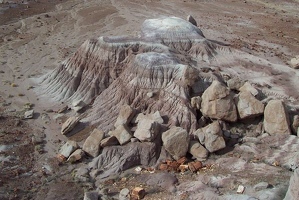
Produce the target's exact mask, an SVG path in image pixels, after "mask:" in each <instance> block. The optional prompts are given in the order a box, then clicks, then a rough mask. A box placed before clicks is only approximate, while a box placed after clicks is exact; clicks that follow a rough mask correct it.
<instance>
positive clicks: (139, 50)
mask: <svg viewBox="0 0 299 200" xmlns="http://www.w3.org/2000/svg"><path fill="white" fill-rule="evenodd" d="M220 68H221V70H219V69H220ZM245 68H246V69H245ZM261 69H263V70H261ZM279 70H283V71H284V69H283V68H281V66H279V65H271V64H270V63H269V62H268V61H265V60H263V59H260V58H257V57H254V56H252V55H249V54H246V53H244V52H240V51H237V50H233V49H231V48H230V47H228V46H226V45H223V44H221V43H219V42H215V41H212V40H208V39H206V38H205V37H204V35H203V34H202V31H201V30H200V29H199V28H198V27H196V26H194V25H193V24H191V23H189V22H187V21H185V20H182V19H179V18H176V17H170V18H159V19H149V20H146V21H145V22H144V23H143V25H142V30H141V34H140V36H137V37H127V36H118V37H99V38H98V39H91V40H87V41H86V42H84V43H83V44H82V46H81V47H80V48H79V49H78V50H77V52H76V53H75V54H74V55H73V56H72V57H70V58H69V59H67V60H65V61H64V62H63V63H62V64H61V65H60V66H59V67H57V68H56V69H55V70H54V71H53V72H50V73H49V74H47V75H45V76H44V77H42V78H41V79H40V80H39V81H40V83H41V87H39V88H38V91H37V92H38V93H40V94H42V96H44V97H46V98H47V100H49V99H50V100H52V101H53V102H62V101H63V102H66V103H67V104H72V103H73V102H79V101H83V102H84V103H85V104H91V103H92V102H94V103H93V108H92V111H91V112H89V113H88V115H87V117H86V118H85V119H82V120H81V121H83V122H91V123H92V124H98V125H99V128H100V129H103V130H104V131H107V130H109V129H111V128H112V126H113V124H114V122H115V120H116V117H117V115H118V113H119V109H120V106H122V105H124V104H128V105H131V106H132V107H134V108H137V109H139V111H140V112H144V113H153V112H155V111H157V110H159V111H160V112H161V115H162V116H164V117H165V118H166V123H167V124H168V125H174V126H181V127H183V128H185V129H186V130H188V131H189V132H193V131H194V130H196V128H197V121H196V111H195V109H193V108H191V106H190V98H191V97H193V96H196V95H201V94H202V92H203V91H204V90H205V89H206V88H207V87H208V85H209V84H210V83H211V82H212V81H213V80H218V81H220V82H225V81H226V80H225V78H227V77H229V78H232V77H239V78H240V79H241V80H249V81H251V82H252V83H253V84H256V86H257V87H258V86H260V87H261V88H259V89H261V91H264V89H265V88H266V89H267V88H272V89H276V90H275V91H276V93H274V94H270V93H269V92H267V91H266V92H265V94H267V95H272V96H276V97H277V96H279V95H281V97H282V98H286V99H290V96H289V94H295V95H297V93H296V92H295V93H294V91H296V90H295V88H293V87H294V85H293V84H292V82H291V81H292V79H290V81H289V82H290V83H289V82H283V83H280V82H277V81H273V82H272V79H273V77H272V71H274V72H275V73H276V72H277V71H279ZM248 71H250V73H248ZM274 72H273V73H274ZM294 75H296V73H295V74H292V73H289V72H288V73H286V72H283V73H281V77H282V78H284V77H293V76H294ZM283 80H284V79H283ZM286 87H287V88H288V89H287V90H286V89H285V88H286ZM286 92H288V93H289V94H286ZM148 93H151V94H153V95H147V94H148ZM49 97H50V98H49Z"/></svg>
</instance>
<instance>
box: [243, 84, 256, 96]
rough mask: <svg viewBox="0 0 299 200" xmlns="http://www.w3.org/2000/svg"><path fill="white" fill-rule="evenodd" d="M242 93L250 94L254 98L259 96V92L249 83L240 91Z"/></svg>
mask: <svg viewBox="0 0 299 200" xmlns="http://www.w3.org/2000/svg"><path fill="white" fill-rule="evenodd" d="M239 91H240V92H250V93H251V94H252V95H253V96H256V95H258V93H259V91H258V90H257V89H255V87H253V86H252V85H251V84H250V83H249V82H246V83H245V84H244V85H243V86H242V87H241V88H240V89H239Z"/></svg>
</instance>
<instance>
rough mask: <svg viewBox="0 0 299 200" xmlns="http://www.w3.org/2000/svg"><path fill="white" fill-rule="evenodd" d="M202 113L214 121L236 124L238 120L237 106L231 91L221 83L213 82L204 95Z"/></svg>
mask: <svg viewBox="0 0 299 200" xmlns="http://www.w3.org/2000/svg"><path fill="white" fill-rule="evenodd" d="M201 112H202V114H203V115H204V116H206V117H210V118H213V119H221V120H224V121H229V122H235V121H237V119H238V115H237V109H236V105H235V103H234V101H233V97H232V94H231V93H230V90H229V89H228V88H226V87H225V86H224V85H223V84H222V83H220V82H219V81H213V83H212V84H211V85H210V87H208V88H207V89H206V90H205V92H204V93H203V95H202V102H201Z"/></svg>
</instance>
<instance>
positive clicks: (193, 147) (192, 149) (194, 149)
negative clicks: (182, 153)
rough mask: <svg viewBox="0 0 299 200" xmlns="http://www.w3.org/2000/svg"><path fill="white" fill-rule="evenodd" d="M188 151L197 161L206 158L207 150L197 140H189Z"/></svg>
mask: <svg viewBox="0 0 299 200" xmlns="http://www.w3.org/2000/svg"><path fill="white" fill-rule="evenodd" d="M188 152H189V153H190V154H191V155H192V156H193V157H195V158H196V159H197V160H199V161H204V160H206V159H207V157H208V155H209V152H208V151H207V149H206V148H204V147H203V146H202V145H201V144H200V143H199V142H198V141H190V144H189V149H188Z"/></svg>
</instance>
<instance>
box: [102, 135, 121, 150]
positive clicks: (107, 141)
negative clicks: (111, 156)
mask: <svg viewBox="0 0 299 200" xmlns="http://www.w3.org/2000/svg"><path fill="white" fill-rule="evenodd" d="M118 144H119V142H118V140H117V138H116V137H115V136H110V137H107V138H105V139H103V140H102V141H101V147H103V148H104V147H108V146H114V145H118Z"/></svg>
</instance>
